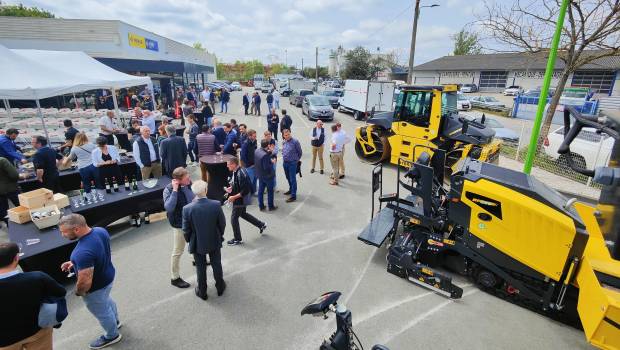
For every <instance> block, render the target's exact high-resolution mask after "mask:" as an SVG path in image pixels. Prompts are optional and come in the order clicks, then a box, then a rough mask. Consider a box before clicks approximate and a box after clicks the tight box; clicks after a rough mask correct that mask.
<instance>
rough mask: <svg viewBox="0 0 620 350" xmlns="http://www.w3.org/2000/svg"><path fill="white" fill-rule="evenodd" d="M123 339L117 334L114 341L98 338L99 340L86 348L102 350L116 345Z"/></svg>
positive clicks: (103, 337)
mask: <svg viewBox="0 0 620 350" xmlns="http://www.w3.org/2000/svg"><path fill="white" fill-rule="evenodd" d="M122 338H123V336H122V335H121V334H120V333H119V334H118V335H117V336H116V338H114V339H106V337H105V336H103V335H102V336H100V337H99V338H97V339H95V340H93V341H92V342H91V343H90V344H89V345H88V347H89V348H91V349H103V348H105V347H108V346H110V345H112V344H116V343H118V342H119V341H121V339H122Z"/></svg>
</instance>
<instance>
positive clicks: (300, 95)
mask: <svg viewBox="0 0 620 350" xmlns="http://www.w3.org/2000/svg"><path fill="white" fill-rule="evenodd" d="M312 94H314V92H312V90H306V89H295V90H293V92H291V95H290V96H289V97H288V102H289V103H290V104H292V105H295V107H301V103H302V101H303V100H304V97H306V96H308V95H312Z"/></svg>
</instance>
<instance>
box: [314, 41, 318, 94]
mask: <svg viewBox="0 0 620 350" xmlns="http://www.w3.org/2000/svg"><path fill="white" fill-rule="evenodd" d="M314 65H315V67H314V76H315V79H316V92H317V93H318V92H319V47H318V46H317V47H316V52H315V54H314Z"/></svg>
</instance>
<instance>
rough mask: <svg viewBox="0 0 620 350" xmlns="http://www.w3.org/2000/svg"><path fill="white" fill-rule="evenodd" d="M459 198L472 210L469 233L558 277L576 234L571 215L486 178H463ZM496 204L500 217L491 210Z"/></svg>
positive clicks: (525, 263)
mask: <svg viewBox="0 0 620 350" xmlns="http://www.w3.org/2000/svg"><path fill="white" fill-rule="evenodd" d="M472 194H475V195H472ZM480 197H485V198H488V199H490V200H485V199H481V198H480ZM460 200H461V202H463V203H464V204H466V205H467V206H468V207H469V208H470V210H471V215H470V219H469V220H470V221H469V223H470V225H469V226H470V227H469V231H470V232H471V233H473V234H474V235H476V236H477V237H478V238H479V239H481V240H483V241H485V242H487V243H488V244H490V245H492V246H493V247H494V248H495V249H497V250H499V251H501V252H502V253H504V254H506V255H508V256H510V257H511V258H513V259H515V260H517V261H519V262H520V263H522V264H524V265H526V266H528V267H530V268H531V269H533V270H535V271H537V272H539V273H541V274H543V275H545V276H547V277H549V278H551V279H553V280H555V281H559V280H560V278H561V277H562V273H563V270H564V268H565V267H566V263H567V259H568V254H569V252H570V249H571V247H572V243H573V241H574V239H575V235H576V229H575V223H574V221H573V219H572V218H571V217H569V216H568V215H566V214H564V213H562V212H559V211H557V210H555V209H553V208H551V207H549V206H548V205H547V204H545V203H541V202H540V201H538V200H536V199H534V198H531V197H528V196H527V195H525V194H522V193H520V192H518V191H516V190H513V189H511V188H508V187H506V186H503V185H501V184H497V183H495V182H492V181H489V180H487V179H480V180H478V181H476V182H473V181H469V180H465V182H464V184H463V190H462V193H461V198H460ZM497 206H499V208H497V209H499V210H500V212H501V214H500V215H499V217H498V216H496V215H494V214H493V213H494V212H495V213H497V210H495V209H494V208H493V207H497ZM485 208H487V209H485ZM489 208H491V209H489ZM489 217H490V219H489ZM482 218H487V220H482Z"/></svg>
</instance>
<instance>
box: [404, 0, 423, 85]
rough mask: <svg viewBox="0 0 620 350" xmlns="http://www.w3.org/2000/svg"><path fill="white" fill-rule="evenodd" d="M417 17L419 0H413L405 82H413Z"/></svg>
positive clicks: (418, 14)
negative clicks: (407, 68)
mask: <svg viewBox="0 0 620 350" xmlns="http://www.w3.org/2000/svg"><path fill="white" fill-rule="evenodd" d="M418 17H420V0H415V9H414V10H413V30H412V31H411V48H410V50H409V74H407V84H413V58H414V56H415V37H416V34H417V31H418Z"/></svg>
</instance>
